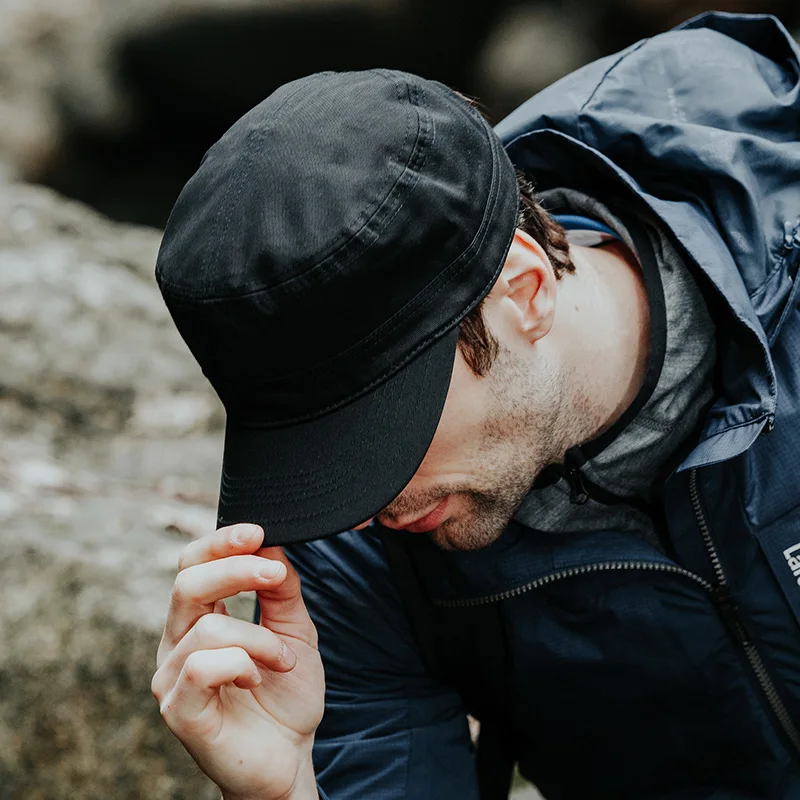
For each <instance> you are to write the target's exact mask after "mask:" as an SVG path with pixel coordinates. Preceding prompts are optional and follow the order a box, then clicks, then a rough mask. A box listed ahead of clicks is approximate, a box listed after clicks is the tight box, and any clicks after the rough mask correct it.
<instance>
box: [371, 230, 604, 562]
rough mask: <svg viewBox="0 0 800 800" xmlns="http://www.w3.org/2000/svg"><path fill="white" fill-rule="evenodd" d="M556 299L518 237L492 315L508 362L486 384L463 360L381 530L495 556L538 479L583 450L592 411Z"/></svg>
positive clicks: (495, 367)
mask: <svg viewBox="0 0 800 800" xmlns="http://www.w3.org/2000/svg"><path fill="white" fill-rule="evenodd" d="M556 295H557V289H556V280H555V276H554V273H553V269H552V266H551V265H550V262H549V261H548V259H547V257H546V255H545V254H544V252H543V251H542V249H541V248H540V247H539V246H538V244H536V242H534V241H533V240H532V239H531V238H530V237H528V236H527V234H524V233H522V232H520V231H518V232H517V235H516V236H515V238H514V242H513V243H512V246H511V250H510V251H509V254H508V257H507V259H506V263H505V266H504V268H503V270H502V273H501V275H500V278H499V279H498V281H497V282H496V283H495V285H494V287H493V288H492V291H491V292H490V294H489V296H488V297H487V299H486V301H485V303H484V306H483V311H484V319H485V321H486V324H487V325H488V327H489V328H490V330H491V331H492V333H493V334H494V335H495V337H496V338H497V340H498V342H499V344H500V348H499V353H498V356H497V358H496V360H495V362H494V363H493V364H492V366H491V368H490V369H489V371H488V372H487V374H486V375H485V376H483V377H478V376H476V375H475V374H473V372H472V371H471V370H470V368H469V366H468V365H467V363H466V361H465V360H464V358H463V356H462V354H461V352H460V350H458V351H457V352H456V357H455V365H454V369H453V376H452V380H451V383H450V390H449V392H448V395H447V401H446V403H445V407H444V412H443V414H442V417H441V419H440V422H439V426H438V427H437V429H436V435H435V436H434V439H433V442H432V444H431V446H430V448H429V450H428V452H427V454H426V456H425V459H424V460H423V462H422V464H421V466H420V467H419V469H418V470H417V472H416V473H415V474H414V477H413V478H412V479H411V482H410V483H409V484H408V485H407V486H406V487H405V489H403V491H402V492H401V493H400V495H399V496H398V497H397V498H395V500H394V501H392V503H390V504H389V505H388V506H387V507H386V508H385V509H384V510H383V511H382V512H380V513H379V514H378V515H377V519H378V521H379V522H381V523H382V524H383V525H386V526H387V527H390V528H402V529H405V530H408V531H410V532H411V533H421V534H427V535H428V536H430V538H431V539H432V540H433V541H434V542H435V543H436V544H437V545H439V546H440V547H443V548H446V549H458V550H475V549H479V548H481V547H485V546H486V545H488V544H490V543H491V542H493V541H494V540H495V539H497V538H498V537H499V536H500V534H501V533H502V532H503V530H504V528H505V527H506V525H507V524H508V522H509V521H510V519H511V517H512V516H513V515H514V512H515V511H516V510H517V508H518V507H519V505H520V503H521V502H522V500H523V498H524V497H525V495H526V494H527V493H528V491H529V490H530V488H531V485H532V483H533V481H534V479H535V477H536V475H537V474H538V473H539V472H540V471H541V470H542V469H543V468H544V467H545V466H547V465H548V464H550V463H553V462H555V461H561V460H562V459H563V456H564V453H565V451H566V450H567V449H568V448H569V447H570V446H572V445H573V444H576V443H577V442H576V441H575V436H576V433H577V432H578V431H579V430H580V429H581V427H582V425H581V423H582V421H583V419H585V418H586V416H587V414H586V412H587V405H588V404H587V402H586V401H585V399H583V398H582V396H581V393H580V392H578V391H576V388H575V387H576V381H575V380H574V374H573V372H574V371H570V368H569V366H568V365H569V364H571V363H572V358H571V356H569V355H568V353H569V351H568V350H565V348H564V346H563V341H564V340H565V339H568V338H569V337H568V336H566V337H565V335H564V333H563V331H560V330H559V327H560V325H559V323H557V322H556V320H555V317H556V314H555V308H556ZM583 426H585V422H584V423H583Z"/></svg>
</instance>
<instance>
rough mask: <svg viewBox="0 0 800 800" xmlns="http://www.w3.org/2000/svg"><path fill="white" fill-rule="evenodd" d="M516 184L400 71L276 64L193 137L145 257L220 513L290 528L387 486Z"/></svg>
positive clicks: (502, 243)
mask: <svg viewBox="0 0 800 800" xmlns="http://www.w3.org/2000/svg"><path fill="white" fill-rule="evenodd" d="M517 204H518V189H517V181H516V176H515V173H514V169H513V167H512V165H511V162H510V161H509V159H508V157H507V156H506V154H505V152H504V151H503V149H502V146H501V145H500V142H499V140H498V138H497V137H496V136H495V134H494V132H493V131H492V129H491V127H490V126H489V125H488V124H487V123H486V121H485V120H484V119H483V118H482V117H481V115H480V114H479V113H478V112H477V111H475V110H474V109H473V108H472V107H471V106H470V105H469V104H468V103H467V102H466V101H465V100H464V99H463V98H461V97H459V96H458V95H457V94H456V93H455V92H453V91H452V90H450V89H448V88H447V87H445V86H443V85H441V84H439V83H436V82H433V81H428V80H423V79H422V78H418V77H416V76H414V75H409V74H407V73H402V72H395V71H390V70H372V71H368V72H354V73H320V74H317V75H311V76H310V77H307V78H303V79H301V80H297V81H294V82H292V83H289V84H286V85H285V86H282V87H281V88H279V89H278V90H277V91H275V92H274V93H273V94H272V95H271V96H270V97H268V98H267V99H266V100H264V101H263V102H262V103H260V104H259V105H258V106H256V107H255V108H254V109H252V110H251V111H250V112H248V113H247V114H245V115H244V116H243V117H242V118H241V119H240V120H239V121H238V122H236V123H235V124H234V125H233V127H232V128H231V129H230V130H229V131H228V132H227V133H225V135H224V136H223V137H222V138H221V139H220V140H219V141H218V142H217V143H216V144H215V145H214V146H213V147H211V149H210V150H209V151H208V152H207V153H206V155H205V157H204V158H203V161H202V163H201V165H200V167H199V169H198V170H197V172H196V173H195V174H194V176H193V177H192V178H191V179H190V180H189V182H188V183H187V184H186V186H185V188H184V189H183V191H182V192H181V194H180V197H179V198H178V200H177V202H176V204H175V207H174V209H173V211H172V214H171V215H170V218H169V221H168V223H167V227H166V230H165V233H164V239H163V241H162V244H161V250H160V252H159V256H158V263H157V267H156V276H157V278H158V282H159V285H160V287H161V291H162V293H163V295H164V298H165V300H166V303H167V306H168V307H169V310H170V312H171V314H172V317H173V319H174V320H175V324H176V325H177V326H178V330H179V331H180V333H181V335H182V336H183V338H184V339H185V340H186V343H187V344H188V345H189V348H190V349H191V351H192V353H193V354H194V356H195V358H196V359H197V361H198V362H199V364H200V366H201V367H202V369H203V372H204V373H205V375H206V376H207V377H208V379H209V380H210V381H211V383H212V384H213V386H214V388H215V389H216V391H217V393H218V394H219V396H220V399H221V400H222V402H223V404H224V405H225V409H226V411H227V426H226V432H225V453H224V458H223V466H222V480H221V492H220V501H219V524H220V525H228V524H232V523H234V522H256V523H259V524H261V525H262V526H263V527H264V530H265V532H266V541H267V542H268V543H274V544H285V543H289V542H297V541H305V540H308V539H314V538H319V537H321V536H326V535H329V534H332V533H337V532H339V531H342V530H346V529H348V528H350V527H352V526H354V525H356V524H358V523H360V522H362V521H364V520H365V519H367V518H369V517H370V516H372V515H374V514H376V513H377V512H378V511H380V510H381V509H382V508H383V507H385V506H386V505H387V504H388V503H389V502H391V501H392V500H393V499H394V498H395V497H396V496H397V495H398V494H399V493H400V492H401V491H402V489H403V488H404V487H405V485H406V484H407V483H408V482H409V481H410V480H411V478H412V477H413V475H414V473H415V472H416V470H417V468H418V467H419V465H420V463H421V462H422V459H423V458H424V456H425V453H426V451H427V449H428V447H429V446H430V443H431V440H432V439H433V435H434V433H435V431H436V426H437V424H438V421H439V418H440V416H441V413H442V408H443V406H444V402H445V398H446V396H447V390H448V387H449V384H450V377H451V372H452V367H453V362H454V358H455V351H456V342H457V338H458V323H459V322H460V321H461V319H462V318H463V317H464V316H465V315H466V314H467V313H468V312H469V311H470V310H472V309H473V308H474V307H475V306H476V305H477V304H478V303H479V302H480V301H481V300H482V299H483V297H484V296H485V295H486V294H487V293H488V291H489V289H490V288H491V286H492V284H493V283H494V282H495V280H496V279H497V276H498V274H499V272H500V270H501V268H502V266H503V262H504V260H505V256H506V253H507V252H508V248H509V246H510V244H511V240H512V237H513V233H514V228H515V226H516V218H517Z"/></svg>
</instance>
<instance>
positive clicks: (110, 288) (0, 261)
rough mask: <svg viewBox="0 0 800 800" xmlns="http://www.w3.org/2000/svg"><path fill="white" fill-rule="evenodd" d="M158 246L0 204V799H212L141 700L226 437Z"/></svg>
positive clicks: (60, 205)
mask: <svg viewBox="0 0 800 800" xmlns="http://www.w3.org/2000/svg"><path fill="white" fill-rule="evenodd" d="M158 241H159V235H158V233H157V232H156V231H153V230H147V229H135V228H130V227H126V226H120V225H116V224H113V223H110V222H108V221H107V220H105V219H103V218H101V217H99V216H98V215H97V214H95V213H93V212H91V211H89V210H88V209H86V208H85V207H83V206H81V205H79V204H77V203H74V202H67V201H64V200H63V199H61V198H59V197H58V196H57V195H55V194H54V193H53V192H51V191H48V190H45V189H41V188H36V187H30V186H22V185H0V642H2V646H0V798H2V800H6V798H8V800H11V798H15V799H16V798H21V797H25V798H26V800H27V798H31V800H35V799H36V798H42V800H44V798H47V800H60V799H61V798H64V799H65V800H66V798H81V799H82V800H83V798H86V800H92V799H93V798H98V800H99V798H103V799H104V800H107V798H142V797H147V798H153V799H156V800H158V799H160V798H164V800H166V799H167V798H170V799H174V798H186V800H190V799H191V800H194V799H195V798H198V799H199V800H205V798H209V800H210V798H216V797H218V792H217V791H216V789H215V788H214V787H213V786H212V785H211V784H210V783H209V782H208V781H207V780H206V779H205V778H204V777H203V776H202V775H201V774H200V773H199V771H198V770H197V768H196V767H195V766H194V764H193V762H192V761H191V759H190V758H189V757H188V755H187V754H186V753H185V752H184V751H183V750H182V748H181V747H180V746H179V745H178V743H177V741H175V740H174V739H173V737H172V735H171V734H170V733H169V731H168V730H167V729H166V727H165V726H164V725H163V723H162V721H161V719H160V716H159V713H158V708H157V706H156V703H155V701H154V700H153V698H152V696H151V694H150V688H149V685H150V678H151V677H152V673H153V670H154V660H155V653H156V648H157V644H158V639H159V634H160V629H161V626H162V624H163V619H164V615H165V612H166V608H167V603H168V599H169V592H170V588H171V584H172V580H173V577H174V573H175V567H176V561H177V555H178V552H179V551H180V549H181V548H182V547H183V546H184V545H185V544H186V543H187V542H188V541H189V540H190V538H191V537H193V536H197V535H202V534H204V533H206V532H208V531H210V530H213V528H214V526H215V515H214V502H215V494H216V485H217V481H218V470H219V457H220V445H221V441H220V435H221V434H220V423H221V420H222V414H221V410H220V408H219V405H218V403H217V401H216V399H215V398H214V396H213V394H212V393H211V390H210V389H209V388H208V386H207V385H206V383H205V380H204V378H203V377H202V375H201V374H200V372H199V370H198V369H197V367H196V366H195V365H194V362H193V360H192V358H191V356H190V354H189V352H188V350H187V349H186V348H185V346H184V345H183V343H182V342H181V341H180V339H179V337H178V335H177V333H176V332H175V331H174V329H173V327H172V325H171V322H170V320H169V318H168V315H167V312H166V311H165V309H164V307H163V304H162V302H161V298H160V296H159V293H158V290H157V287H156V286H155V282H154V279H153V277H152V266H153V261H154V257H155V252H156V248H157V245H158ZM247 611H249V609H247ZM245 613H246V612H245Z"/></svg>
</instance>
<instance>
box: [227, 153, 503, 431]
mask: <svg viewBox="0 0 800 800" xmlns="http://www.w3.org/2000/svg"><path fill="white" fill-rule="evenodd" d="M490 141H491V142H492V145H493V149H494V146H495V142H494V139H491V138H490ZM495 164H496V169H495V170H494V171H493V175H492V189H494V191H490V198H489V199H490V200H492V199H493V202H491V203H490V202H487V211H486V213H485V215H484V219H483V220H482V224H481V226H480V227H479V228H478V231H477V232H476V235H475V237H474V238H473V240H472V242H471V243H470V245H469V246H468V247H467V248H466V249H465V250H464V251H463V252H462V253H461V254H460V255H459V257H458V258H456V259H455V260H454V261H453V262H451V263H450V265H448V267H447V268H446V270H444V271H443V272H442V273H440V276H439V277H441V276H442V275H445V274H447V279H448V280H450V279H451V278H452V277H453V276H452V275H450V274H449V273H450V272H453V273H456V274H457V273H458V272H460V271H461V270H463V269H466V268H467V267H469V265H470V264H471V263H472V261H473V260H474V259H475V258H476V257H477V256H478V255H479V253H480V247H475V252H473V253H472V255H471V256H470V257H469V258H468V259H467V260H466V261H464V262H463V263H461V264H458V262H459V261H460V260H461V259H462V258H464V257H465V256H466V254H467V253H468V252H469V250H470V249H471V248H473V245H475V243H476V241H477V242H481V241H483V240H484V239H485V235H486V231H487V230H488V228H489V220H490V219H491V217H492V212H493V210H494V208H495V206H496V205H497V203H498V202H499V198H500V186H499V173H500V168H501V162H500V159H499V158H498V159H496V160H495ZM515 185H516V184H515ZM492 195H493V198H492ZM515 211H516V208H515ZM514 222H515V225H514V227H513V228H512V231H511V235H510V236H509V238H508V241H507V244H506V247H505V250H504V256H503V258H502V259H501V260H500V262H499V264H498V265H497V267H496V269H495V272H494V274H493V276H492V278H491V280H490V281H489V282H488V283H487V284H486V285H485V286H484V288H483V289H482V290H481V292H480V294H479V295H478V296H477V297H476V298H475V300H474V301H473V302H472V303H470V304H468V305H467V307H466V308H465V309H463V310H462V311H461V312H460V313H459V314H457V315H456V317H455V318H454V319H453V320H451V321H450V322H448V323H444V324H443V325H440V326H439V327H438V328H436V329H435V330H434V331H432V332H431V333H430V334H429V335H428V336H427V337H426V338H425V339H424V340H422V341H421V342H420V343H419V344H418V345H417V346H416V347H415V348H414V349H413V350H411V351H410V352H409V353H408V354H407V355H406V357H405V358H404V359H403V360H402V361H400V362H399V363H398V364H393V365H392V366H391V367H389V368H387V369H386V370H384V371H383V372H382V373H381V374H380V375H378V376H376V377H375V378H374V379H373V380H372V381H370V383H369V384H367V385H366V386H364V387H362V388H360V389H359V390H358V391H357V392H355V393H353V394H351V395H348V396H347V397H345V398H342V399H339V400H337V401H335V402H334V403H332V404H330V405H328V406H326V407H324V408H322V409H317V410H315V411H313V412H311V413H309V414H306V415H303V416H300V417H292V418H290V419H283V420H280V422H275V423H268V424H266V425H265V426H264V427H265V428H278V427H288V426H289V425H292V424H296V423H300V422H305V421H309V420H312V419H317V418H319V417H323V416H325V415H326V414H329V413H331V412H332V411H335V410H336V409H338V408H341V407H343V406H345V405H347V404H348V403H351V402H354V401H355V400H357V399H358V398H359V397H362V396H363V395H365V394H368V393H369V392H370V391H371V390H372V389H373V388H374V387H375V386H376V385H378V384H380V383H382V382H383V381H385V380H387V379H388V378H389V377H391V376H392V375H394V374H396V373H397V372H399V371H400V370H402V369H403V368H404V367H405V366H406V365H407V364H408V363H409V362H411V361H413V360H414V359H415V358H416V357H417V356H418V355H419V353H420V352H421V351H422V350H424V349H425V348H426V347H428V346H429V345H430V344H432V343H433V342H434V341H436V340H438V339H440V338H442V337H443V336H445V335H446V334H447V333H448V332H449V331H450V330H452V329H453V328H454V327H455V326H456V325H458V324H459V323H460V322H461V320H462V319H463V318H464V317H465V316H466V315H467V314H468V313H469V312H470V311H471V310H472V309H473V308H474V307H475V306H477V304H478V303H479V302H480V301H481V300H482V299H483V298H484V297H485V296H486V295H487V294H488V292H489V291H490V290H491V287H492V286H493V285H494V283H495V281H496V280H497V276H498V275H499V274H500V271H501V270H502V268H503V264H504V263H505V255H506V254H507V253H508V248H509V247H510V246H511V241H512V239H513V231H514V229H515V228H516V213H515V217H514ZM479 237H480V238H479ZM456 265H457V266H456ZM437 280H438V277H437ZM434 282H435V281H434ZM432 283H433V282H432ZM442 288H444V287H440V288H439V289H438V290H437V291H436V292H434V293H433V294H432V295H431V296H430V297H429V298H427V299H426V301H425V303H426V304H428V303H430V302H432V301H433V299H435V297H436V296H437V295H438V293H439V292H440V291H441V289H442ZM423 291H425V290H423ZM420 294H421V293H420ZM416 297H419V295H416V296H415V299H416ZM412 302H413V301H412ZM403 308H406V306H404V307H403ZM401 310H402V309H401ZM394 316H395V317H396V316H398V314H396V315H394ZM393 318H394V317H393ZM397 324H399V322H398V323H396V324H395V325H394V326H393V327H392V328H391V329H390V330H388V331H387V334H388V333H390V332H391V330H394V328H395V327H397ZM373 334H374V332H373ZM373 334H370V336H372V335H373ZM368 338H369V337H368ZM366 341H367V340H362V342H359V343H358V347H359V348H360V347H361V346H362V344H363V342H366ZM354 347H355V346H354ZM351 350H352V348H350V349H348V350H347V351H345V352H351ZM329 362H330V360H329V361H328V362H326V363H329ZM319 367H320V365H319V364H316V365H314V367H313V368H309V369H305V370H302V371H299V372H294V373H290V374H289V375H282V376H281V378H282V379H285V378H287V377H296V376H298V375H302V374H304V373H306V372H309V371H311V370H312V369H319ZM242 385H249V386H252V385H259V384H242Z"/></svg>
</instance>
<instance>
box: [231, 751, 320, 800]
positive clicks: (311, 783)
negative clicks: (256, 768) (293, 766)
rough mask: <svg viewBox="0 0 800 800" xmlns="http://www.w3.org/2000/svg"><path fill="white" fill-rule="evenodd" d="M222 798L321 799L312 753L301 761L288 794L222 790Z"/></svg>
mask: <svg viewBox="0 0 800 800" xmlns="http://www.w3.org/2000/svg"><path fill="white" fill-rule="evenodd" d="M221 800H319V792H318V791H317V779H316V776H315V775H314V764H313V762H312V760H311V753H310V752H309V754H308V755H307V756H306V757H305V758H304V759H303V761H302V762H301V763H300V767H299V769H298V770H297V777H296V778H295V781H294V784H292V788H291V789H290V790H289V792H288V793H287V794H283V795H281V796H280V797H275V796H274V795H272V794H268V793H253V794H250V793H247V794H236V793H233V792H222V795H221Z"/></svg>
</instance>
